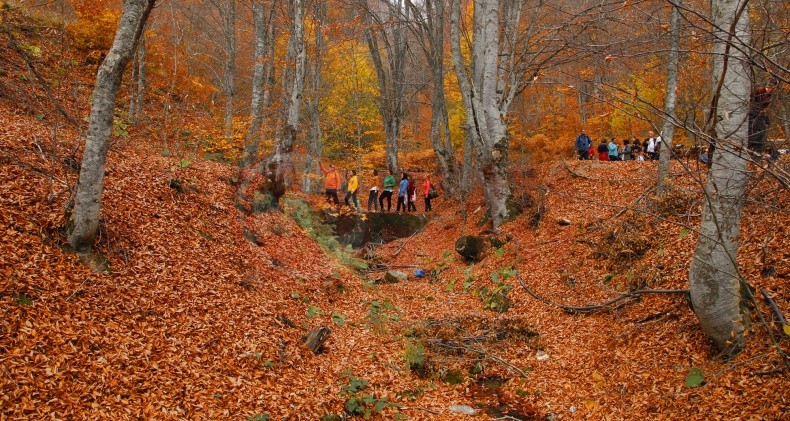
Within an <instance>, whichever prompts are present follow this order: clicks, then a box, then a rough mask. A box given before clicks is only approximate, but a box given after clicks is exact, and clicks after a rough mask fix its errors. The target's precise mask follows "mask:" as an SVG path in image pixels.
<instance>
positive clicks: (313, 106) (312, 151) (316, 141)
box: [302, 0, 326, 192]
mask: <svg viewBox="0 0 790 421" xmlns="http://www.w3.org/2000/svg"><path fill="white" fill-rule="evenodd" d="M314 7H315V10H314V15H315V28H314V29H313V30H314V31H315V56H314V57H313V66H312V72H311V77H312V87H311V91H312V96H311V98H310V101H309V103H308V114H309V115H310V135H309V143H308V147H307V159H306V161H305V167H304V177H302V191H304V192H310V189H311V181H312V179H311V177H310V176H311V174H312V173H313V171H314V170H315V160H316V159H320V158H321V149H322V146H323V140H322V137H323V133H322V131H321V110H320V108H319V105H320V101H321V61H322V60H323V54H324V33H323V24H324V21H325V20H326V2H325V1H323V0H318V1H316V2H314Z"/></svg>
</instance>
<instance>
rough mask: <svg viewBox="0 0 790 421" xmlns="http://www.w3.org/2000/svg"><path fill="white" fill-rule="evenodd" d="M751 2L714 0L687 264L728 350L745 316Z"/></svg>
mask: <svg viewBox="0 0 790 421" xmlns="http://www.w3.org/2000/svg"><path fill="white" fill-rule="evenodd" d="M748 4H749V3H748V2H745V1H743V0H713V2H712V7H711V11H712V15H713V31H712V33H713V54H712V61H713V78H712V79H713V80H712V85H713V89H714V91H713V98H714V102H713V104H714V106H713V107H712V109H711V113H713V117H712V119H711V121H713V122H714V123H713V124H715V127H714V130H713V134H714V136H715V138H714V141H715V144H716V148H715V151H714V152H713V156H712V165H711V167H710V170H709V172H708V182H707V185H706V187H705V199H704V200H705V203H704V208H703V211H702V222H701V224H700V232H699V240H698V242H697V247H696V250H695V252H694V257H693V260H692V263H691V269H690V270H689V284H690V285H689V289H690V294H691V302H692V304H693V306H694V313H695V314H696V315H697V318H699V321H700V325H701V326H702V329H703V330H704V331H705V333H706V334H707V335H708V336H709V337H710V338H711V339H712V340H713V342H714V343H715V344H716V346H717V347H718V348H719V349H721V350H722V351H723V353H724V355H725V357H732V356H734V355H736V354H738V353H739V352H740V351H741V350H743V347H744V342H745V337H744V331H745V329H746V324H747V323H748V321H749V320H748V315H747V314H746V313H745V306H742V305H741V304H742V300H743V299H744V296H745V295H744V294H745V293H746V291H744V288H745V285H744V284H743V282H742V280H741V277H740V274H739V272H738V267H737V264H736V253H737V251H738V236H739V233H740V227H739V224H740V219H741V211H742V208H743V202H744V196H745V188H746V182H747V179H748V174H747V171H746V163H747V160H748V159H749V156H748V152H747V149H746V146H747V143H748V126H749V125H748V113H749V97H750V92H751V78H750V64H749V57H748V56H747V52H748V51H749V44H750V29H749V10H748V7H747V6H748Z"/></svg>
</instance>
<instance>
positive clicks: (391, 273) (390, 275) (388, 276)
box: [382, 270, 409, 284]
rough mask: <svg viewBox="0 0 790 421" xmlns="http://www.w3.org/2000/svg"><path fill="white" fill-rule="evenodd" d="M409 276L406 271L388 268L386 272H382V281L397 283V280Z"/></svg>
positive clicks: (403, 279) (399, 280)
mask: <svg viewBox="0 0 790 421" xmlns="http://www.w3.org/2000/svg"><path fill="white" fill-rule="evenodd" d="M408 278H409V275H408V274H407V273H406V272H402V271H400V270H388V271H387V273H385V274H384V279H382V282H383V283H385V284H397V283H398V282H401V281H405V280H406V279H408Z"/></svg>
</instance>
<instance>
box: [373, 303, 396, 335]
mask: <svg viewBox="0 0 790 421" xmlns="http://www.w3.org/2000/svg"><path fill="white" fill-rule="evenodd" d="M397 312H398V310H397V309H396V308H395V306H394V305H392V303H390V302H389V301H386V300H385V301H383V302H380V301H371V302H370V309H369V310H368V314H367V316H366V318H367V321H368V323H370V325H371V326H372V327H373V331H374V332H376V333H386V332H387V322H388V321H393V322H395V321H398V319H399V318H400V317H399V316H398V313H397Z"/></svg>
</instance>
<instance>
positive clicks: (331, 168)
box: [318, 161, 438, 212]
mask: <svg viewBox="0 0 790 421" xmlns="http://www.w3.org/2000/svg"><path fill="white" fill-rule="evenodd" d="M318 166H319V167H320V168H321V171H322V172H323V173H324V176H325V179H324V189H325V190H326V200H327V202H329V203H330V204H334V205H335V206H340V199H339V197H338V195H337V192H338V191H340V190H341V187H342V185H343V181H342V180H343V178H342V177H341V175H340V171H339V170H338V169H337V167H335V165H334V164H329V165H328V166H324V164H323V163H322V162H321V161H318ZM345 179H346V181H347V184H346V197H345V200H344V201H343V202H344V203H345V205H346V206H349V207H353V208H354V209H355V210H356V211H359V210H360V207H359V200H358V199H357V196H358V193H359V189H360V187H361V184H360V182H359V176H358V175H357V171H356V170H347V171H346V176H345ZM371 179H372V180H374V182H373V183H372V185H371V186H370V190H369V194H368V212H373V211H375V212H378V211H379V210H380V211H381V212H385V210H384V201H385V200H386V201H387V210H386V212H391V211H392V196H393V193H395V192H397V200H398V202H397V207H396V209H395V212H417V205H415V202H416V201H417V197H418V194H419V196H421V197H422V198H423V200H424V203H425V208H424V209H425V212H430V211H431V209H432V207H431V199H435V198H436V197H437V196H438V192H437V191H436V188H435V187H434V185H433V183H432V182H431V178H430V176H429V175H428V174H426V175H425V177H424V178H423V181H422V185H421V188H419V191H418V187H417V181H416V180H415V177H414V176H413V175H412V176H410V175H409V174H407V173H405V172H404V173H401V179H400V181H399V182H398V181H396V180H395V174H394V172H393V171H392V170H391V169H390V170H388V173H387V176H386V177H384V180H383V181H382V182H381V185H379V181H380V179H379V173H378V170H376V169H374V170H373V172H372V177H371Z"/></svg>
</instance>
